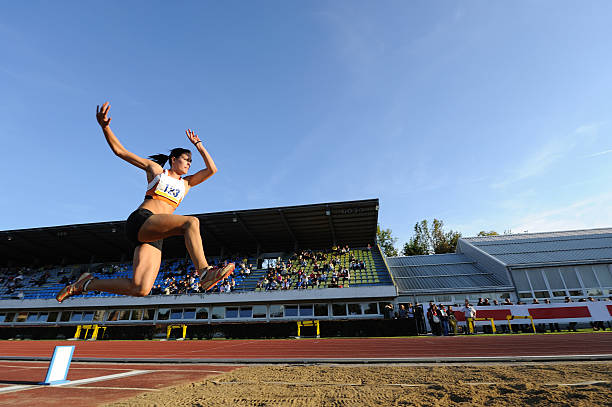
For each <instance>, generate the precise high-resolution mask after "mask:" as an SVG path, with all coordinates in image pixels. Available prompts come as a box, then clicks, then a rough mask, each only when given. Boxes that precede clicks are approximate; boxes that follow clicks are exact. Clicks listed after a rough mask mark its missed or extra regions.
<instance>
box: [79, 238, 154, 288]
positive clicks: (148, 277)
mask: <svg viewBox="0 0 612 407" xmlns="http://www.w3.org/2000/svg"><path fill="white" fill-rule="evenodd" d="M160 264H161V250H159V249H157V248H156V247H153V246H151V245H150V244H142V245H140V246H138V247H137V248H136V250H134V265H133V268H134V274H133V275H132V278H131V279H128V278H113V279H95V280H92V281H91V283H89V286H88V287H87V289H88V290H94V291H104V292H107V293H115V294H123V295H131V296H134V297H144V296H145V295H147V294H149V292H150V291H151V288H152V287H153V283H154V282H155V278H156V277H157V273H158V272H159V266H160Z"/></svg>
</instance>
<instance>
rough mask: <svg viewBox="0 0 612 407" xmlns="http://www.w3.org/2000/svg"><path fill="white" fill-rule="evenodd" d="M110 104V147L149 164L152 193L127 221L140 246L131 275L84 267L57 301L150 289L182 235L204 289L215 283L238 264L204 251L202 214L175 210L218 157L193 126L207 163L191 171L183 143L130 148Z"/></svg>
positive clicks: (100, 115)
mask: <svg viewBox="0 0 612 407" xmlns="http://www.w3.org/2000/svg"><path fill="white" fill-rule="evenodd" d="M109 109H110V105H109V104H108V102H106V103H104V104H103V105H102V109H99V108H98V109H97V112H96V119H97V121H98V124H99V125H100V127H101V128H102V131H103V133H104V136H105V138H106V141H107V142H108V145H109V147H110V148H111V150H112V151H113V152H114V153H115V155H117V156H118V157H119V158H121V159H123V160H125V161H127V162H128V163H130V164H132V165H134V166H136V167H138V168H140V169H142V170H144V171H145V173H146V175H147V180H148V181H149V185H148V186H147V193H146V198H147V199H145V200H144V201H143V202H142V203H141V204H140V206H139V207H138V209H136V210H135V211H134V212H133V213H132V214H131V215H130V216H129V217H128V219H127V222H126V231H127V237H128V240H129V241H130V243H132V245H133V246H134V260H133V265H134V268H133V276H132V278H131V279H127V278H113V279H96V278H94V276H93V274H91V273H83V274H82V275H81V276H80V277H79V278H78V279H77V281H76V282H75V283H74V284H69V285H67V286H66V287H64V288H63V289H62V290H61V291H60V292H59V293H58V294H57V296H56V299H57V301H58V302H62V301H64V300H65V299H66V298H68V297H71V296H74V295H79V294H82V293H84V292H87V291H88V290H93V291H105V292H111V293H115V294H123V295H131V296H145V295H147V294H148V293H149V292H150V291H151V288H152V287H153V284H154V283H155V279H156V277H157V274H158V273H159V270H160V266H161V259H162V256H161V247H162V242H163V239H164V238H166V237H170V236H176V235H182V236H183V237H184V239H185V246H186V248H187V251H188V252H189V255H190V257H191V260H192V262H193V264H194V266H195V268H196V270H197V272H198V273H199V274H200V276H201V277H200V282H201V284H202V287H203V288H204V290H208V289H210V288H212V287H213V286H214V285H215V284H216V283H217V282H218V281H220V280H222V279H224V278H225V277H227V276H228V275H230V274H231V273H232V272H233V270H234V264H233V263H231V264H228V265H227V266H225V267H222V268H215V267H212V266H210V265H209V264H208V262H207V261H206V257H205V255H204V249H203V246H202V236H201V231H200V223H199V220H198V218H196V217H190V216H180V215H174V214H173V212H174V210H175V209H176V208H177V207H178V205H179V204H180V203H181V201H182V199H183V197H184V196H185V194H186V193H187V192H188V191H189V190H190V189H191V188H192V187H194V186H196V185H198V184H200V183H202V182H204V181H205V180H207V179H208V178H210V177H211V176H213V175H214V174H215V173H216V172H217V167H216V166H215V163H214V161H213V160H212V158H211V156H210V155H209V154H208V152H207V151H206V149H205V148H204V146H203V144H202V141H201V140H200V138H199V137H198V136H197V134H195V133H194V132H193V131H191V130H190V129H189V130H187V131H186V134H187V138H188V139H189V141H190V142H191V143H192V144H193V145H194V147H195V148H196V149H197V150H198V152H199V153H200V155H201V156H202V159H203V160H204V163H205V165H206V168H205V169H203V170H201V171H198V172H196V173H195V174H193V175H187V176H185V175H186V174H187V172H188V171H189V169H190V167H191V151H189V150H187V149H183V148H175V149H173V150H172V151H171V152H170V155H164V154H157V155H154V156H150V157H149V159H146V158H142V157H139V156H138V155H136V154H134V153H132V152H130V151H128V150H126V149H125V147H123V145H122V144H121V143H120V142H119V140H118V139H117V137H116V136H115V134H114V133H113V132H112V130H111V128H110V121H111V119H110V117H108V112H109ZM166 162H169V164H170V169H168V170H164V169H163V166H164V165H165V163H166ZM183 176H184V177H183ZM168 191H170V192H168ZM148 198H150V199H148Z"/></svg>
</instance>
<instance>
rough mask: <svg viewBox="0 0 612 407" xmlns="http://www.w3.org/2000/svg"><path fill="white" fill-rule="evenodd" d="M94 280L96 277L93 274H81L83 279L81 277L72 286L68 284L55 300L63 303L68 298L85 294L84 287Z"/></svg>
mask: <svg viewBox="0 0 612 407" xmlns="http://www.w3.org/2000/svg"><path fill="white" fill-rule="evenodd" d="M94 278H95V277H94V276H93V274H91V273H83V274H81V277H79V279H78V280H77V281H75V282H74V283H72V284H68V285H67V286H66V287H64V288H62V290H61V291H60V292H59V293H57V295H56V296H55V299H56V300H57V301H58V302H62V301H64V300H65V299H66V298H68V297H72V296H74V295H79V294H83V286H85V283H87V282H88V281H90V280H93V279H94Z"/></svg>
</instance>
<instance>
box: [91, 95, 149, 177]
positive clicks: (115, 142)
mask: <svg viewBox="0 0 612 407" xmlns="http://www.w3.org/2000/svg"><path fill="white" fill-rule="evenodd" d="M109 110H110V104H109V103H108V102H104V104H103V105H102V107H101V108H100V106H99V105H98V106H96V119H97V120H98V124H99V125H100V127H102V132H104V137H106V141H107V143H108V145H109V146H110V148H111V150H113V153H115V155H116V156H117V157H119V158H121V159H123V160H125V161H127V162H129V163H130V164H132V165H135V166H136V167H138V168H141V169H143V170H145V171H153V172H160V171H161V167H160V169H159V170H158V171H155V168H154V167H155V166H158V167H159V164H157V163H155V162H153V161H151V160H149V159H147V158H142V157H139V156H137V155H136V154H134V153H132V152H130V151H128V150H126V148H125V147H123V145H122V144H121V143H120V142H119V139H118V138H117V136H115V134H114V133H113V131H112V130H111V128H110V122H111V118H110V116H108V111H109Z"/></svg>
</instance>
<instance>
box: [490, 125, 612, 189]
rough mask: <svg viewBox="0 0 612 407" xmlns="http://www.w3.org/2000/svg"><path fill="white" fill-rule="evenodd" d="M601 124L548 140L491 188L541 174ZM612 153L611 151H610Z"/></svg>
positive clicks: (565, 155)
mask: <svg viewBox="0 0 612 407" xmlns="http://www.w3.org/2000/svg"><path fill="white" fill-rule="evenodd" d="M601 125H602V123H592V124H588V125H583V126H580V127H578V128H577V129H575V130H574V131H573V132H571V133H569V134H567V135H565V136H561V137H557V138H554V139H552V140H549V141H548V142H547V143H546V144H544V145H543V146H542V147H540V149H538V150H537V151H535V152H534V153H532V154H531V155H529V156H528V157H527V158H525V159H524V160H523V161H522V163H521V164H519V165H518V166H517V167H516V169H514V170H513V171H511V172H510V173H507V174H506V175H505V176H504V178H503V179H501V180H498V181H497V182H494V183H493V184H491V187H492V188H495V189H498V188H503V187H506V186H508V185H510V184H514V183H516V182H519V181H522V180H525V179H528V178H531V177H534V176H537V175H540V174H543V173H544V172H546V171H547V170H549V169H550V168H551V167H553V166H554V165H555V164H556V163H558V162H559V161H561V160H562V159H563V158H565V157H567V156H568V155H570V154H571V153H572V152H574V150H575V149H576V148H577V147H578V146H580V145H582V143H583V142H584V139H585V138H591V137H595V136H596V135H597V132H598V130H599V128H600V127H601ZM611 151H612V150H611Z"/></svg>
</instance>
